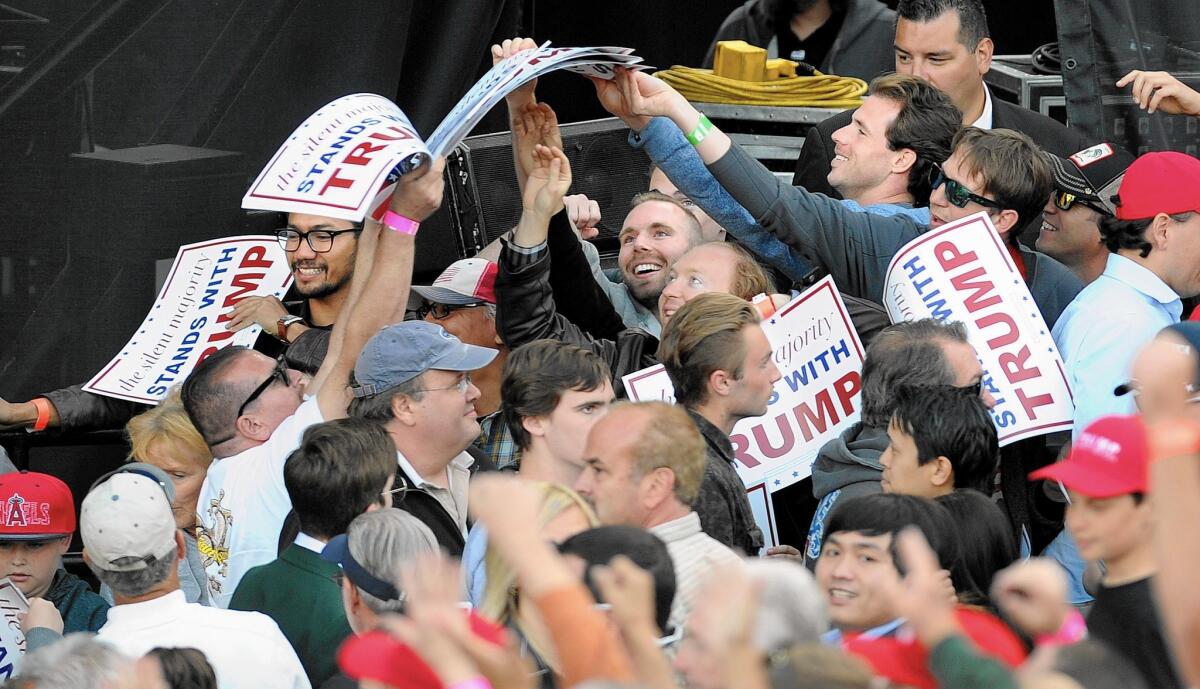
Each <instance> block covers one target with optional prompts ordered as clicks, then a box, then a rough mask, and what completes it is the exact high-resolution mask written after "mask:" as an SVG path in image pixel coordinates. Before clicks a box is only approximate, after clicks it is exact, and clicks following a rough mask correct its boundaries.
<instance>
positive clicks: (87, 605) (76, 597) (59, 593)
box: [45, 569, 109, 634]
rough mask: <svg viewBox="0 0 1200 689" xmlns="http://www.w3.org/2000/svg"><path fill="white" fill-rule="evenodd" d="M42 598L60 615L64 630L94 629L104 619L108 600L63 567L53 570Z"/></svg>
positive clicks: (65, 631)
mask: <svg viewBox="0 0 1200 689" xmlns="http://www.w3.org/2000/svg"><path fill="white" fill-rule="evenodd" d="M45 598H46V600H48V601H50V602H51V603H52V604H53V605H54V607H56V608H58V614H60V615H62V618H63V633H64V634H70V633H71V632H94V631H96V630H98V629H100V628H101V627H103V626H104V623H105V622H107V621H108V608H109V605H108V601H106V600H104V599H103V598H101V597H100V596H99V595H98V594H97V593H95V592H94V591H92V589H91V587H90V586H88V585H87V582H86V581H84V580H83V579H80V578H79V577H77V576H75V575H74V574H71V573H70V572H68V571H67V570H65V569H60V570H58V571H57V572H55V573H54V580H53V581H51V582H50V588H49V589H48V590H47V591H46V596H45Z"/></svg>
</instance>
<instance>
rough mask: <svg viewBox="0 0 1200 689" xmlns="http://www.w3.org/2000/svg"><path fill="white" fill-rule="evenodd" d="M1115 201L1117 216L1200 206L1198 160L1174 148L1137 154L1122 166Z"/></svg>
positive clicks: (1136, 216)
mask: <svg viewBox="0 0 1200 689" xmlns="http://www.w3.org/2000/svg"><path fill="white" fill-rule="evenodd" d="M1116 203H1117V219H1118V220H1142V219H1145V218H1153V217H1154V216H1156V215H1158V214H1159V213H1167V214H1173V213H1185V212H1187V211H1196V210H1200V160H1197V159H1195V158H1193V157H1192V156H1190V155H1187V154H1185V153H1179V152H1177V151H1155V152H1153V153H1147V154H1145V155H1143V156H1141V157H1139V158H1138V159H1137V160H1135V161H1133V164H1131V165H1130V166H1129V168H1128V169H1126V170H1125V178H1124V179H1122V180H1121V186H1120V187H1119V188H1118V189H1117V199H1116Z"/></svg>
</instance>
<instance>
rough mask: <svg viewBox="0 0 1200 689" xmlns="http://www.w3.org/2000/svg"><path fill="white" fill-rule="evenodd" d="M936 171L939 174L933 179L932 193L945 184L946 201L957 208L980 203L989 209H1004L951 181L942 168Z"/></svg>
mask: <svg viewBox="0 0 1200 689" xmlns="http://www.w3.org/2000/svg"><path fill="white" fill-rule="evenodd" d="M934 169H936V170H937V174H936V175H934V177H933V186H932V187H930V191H931V192H932V191H933V190H934V189H937V188H938V187H940V186H942V185H943V184H945V185H946V200H947V201H949V202H950V203H951V204H953V205H954V206H955V207H957V208H966V207H967V204H968V203H970V202H972V201H974V202H975V203H978V204H979V205H981V206H987V207H988V208H997V209H1002V208H1003V206H1001V205H1000V203H999V202H997V201H993V200H992V199H989V198H986V197H983V196H980V195H979V194H975V193H972V192H971V190H970V189H967V188H966V187H964V186H963V185H962V184H961V183H959V182H956V181H954V180H952V179H950V178H949V177H947V176H946V173H945V172H944V171H942V168H941V167H936V168H934Z"/></svg>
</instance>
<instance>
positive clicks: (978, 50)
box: [975, 38, 996, 76]
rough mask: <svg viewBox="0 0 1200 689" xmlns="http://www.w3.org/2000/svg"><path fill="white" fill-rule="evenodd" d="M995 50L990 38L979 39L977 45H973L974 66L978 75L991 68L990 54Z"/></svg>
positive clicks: (985, 72)
mask: <svg viewBox="0 0 1200 689" xmlns="http://www.w3.org/2000/svg"><path fill="white" fill-rule="evenodd" d="M995 50H996V44H995V43H992V39H990V38H985V39H983V40H981V41H979V45H977V46H975V67H976V69H977V71H978V72H979V75H980V76H983V75H984V74H987V73H988V70H990V69H991V68H992V54H993V53H994V52H995Z"/></svg>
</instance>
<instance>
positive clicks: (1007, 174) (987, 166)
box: [951, 127, 1054, 242]
mask: <svg viewBox="0 0 1200 689" xmlns="http://www.w3.org/2000/svg"><path fill="white" fill-rule="evenodd" d="M951 148H952V150H953V151H959V152H960V153H961V154H962V161H963V166H964V168H965V169H966V171H967V172H968V173H970V174H972V175H978V176H979V177H980V179H982V180H983V189H982V190H981V192H982V193H983V195H985V196H986V195H989V194H990V195H991V197H992V199H993V200H994V201H995V202H996V203H998V204H1000V208H1003V209H1012V210H1014V211H1016V212H1017V222H1016V223H1015V224H1014V225H1013V227H1012V229H1011V230H1009V232H1008V240H1009V241H1010V242H1016V241H1017V239H1018V238H1019V237H1020V236H1021V230H1022V229H1024V227H1025V225H1026V224H1027V223H1029V221H1030V220H1032V219H1033V218H1036V217H1037V216H1038V215H1039V214H1040V213H1041V212H1042V209H1043V208H1045V207H1046V199H1047V198H1049V197H1050V192H1051V191H1053V189H1054V172H1053V170H1052V169H1051V167H1050V161H1049V160H1047V159H1046V156H1045V155H1043V154H1042V149H1040V148H1038V145H1037V144H1035V143H1034V142H1033V139H1030V138H1029V137H1028V136H1026V135H1025V134H1022V133H1021V132H1014V131H1013V130H1011V129H979V128H978V127H964V128H962V129H960V130H958V133H957V134H955V135H954V143H953V144H952V146H951ZM957 181H959V182H962V181H963V180H961V179H960V180H957Z"/></svg>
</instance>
